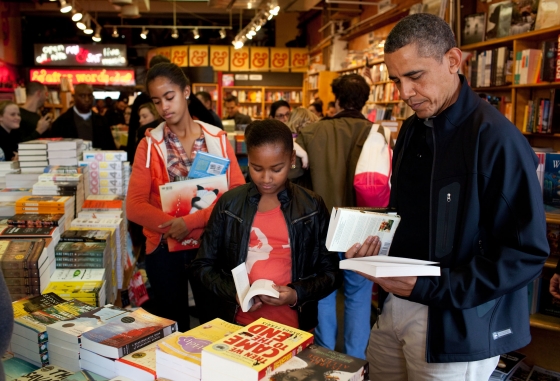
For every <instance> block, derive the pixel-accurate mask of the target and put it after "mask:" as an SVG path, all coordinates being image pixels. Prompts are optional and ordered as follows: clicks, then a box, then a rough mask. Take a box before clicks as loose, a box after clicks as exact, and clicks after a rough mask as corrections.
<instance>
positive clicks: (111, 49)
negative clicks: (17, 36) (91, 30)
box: [35, 44, 127, 66]
mask: <svg viewBox="0 0 560 381" xmlns="http://www.w3.org/2000/svg"><path fill="white" fill-rule="evenodd" d="M35 63H36V64H37V65H40V66H126V65H127V60H126V45H120V44H119V45H117V44H114V45H78V44H70V45H69V44H52V45H46V44H35Z"/></svg>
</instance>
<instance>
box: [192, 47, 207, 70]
mask: <svg viewBox="0 0 560 381" xmlns="http://www.w3.org/2000/svg"><path fill="white" fill-rule="evenodd" d="M189 63H190V66H191V67H193V66H197V67H198V66H208V45H191V46H190V47H189Z"/></svg>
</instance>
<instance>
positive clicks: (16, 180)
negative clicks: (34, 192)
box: [6, 168, 43, 189]
mask: <svg viewBox="0 0 560 381" xmlns="http://www.w3.org/2000/svg"><path fill="white" fill-rule="evenodd" d="M42 171H43V168H41V172H42ZM41 172H31V173H28V172H24V171H23V170H22V171H21V173H8V174H7V175H6V188H29V189H31V188H33V185H34V184H35V183H36V182H37V181H39V175H40V174H41Z"/></svg>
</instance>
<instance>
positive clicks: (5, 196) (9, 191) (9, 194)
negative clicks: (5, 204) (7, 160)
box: [0, 162, 32, 206]
mask: <svg viewBox="0 0 560 381" xmlns="http://www.w3.org/2000/svg"><path fill="white" fill-rule="evenodd" d="M0 163H1V162H0ZM31 191H32V188H2V189H0V201H14V206H15V201H17V200H19V199H20V198H22V197H23V196H31Z"/></svg>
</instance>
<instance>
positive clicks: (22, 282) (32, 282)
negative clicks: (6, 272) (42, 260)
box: [4, 278, 40, 286]
mask: <svg viewBox="0 0 560 381" xmlns="http://www.w3.org/2000/svg"><path fill="white" fill-rule="evenodd" d="M39 279H40V278H4V280H5V281H6V285H7V286H39Z"/></svg>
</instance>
